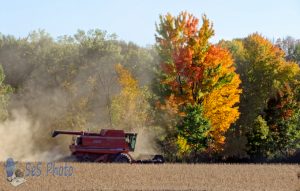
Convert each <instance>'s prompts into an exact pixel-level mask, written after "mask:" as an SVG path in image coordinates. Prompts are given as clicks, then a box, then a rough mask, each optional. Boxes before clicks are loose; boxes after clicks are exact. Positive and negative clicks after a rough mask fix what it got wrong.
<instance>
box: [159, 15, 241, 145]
mask: <svg viewBox="0 0 300 191" xmlns="http://www.w3.org/2000/svg"><path fill="white" fill-rule="evenodd" d="M202 21H203V23H202V26H201V27H200V28H199V19H197V18H196V17H194V16H193V15H192V14H188V13H187V12H182V13H180V14H179V15H178V16H177V17H174V16H172V15H171V14H167V15H165V16H160V23H159V24H158V25H157V26H156V27H157V34H156V41H157V48H158V51H159V54H160V57H161V60H162V64H161V69H162V86H164V88H165V99H164V103H162V104H161V105H162V108H163V109H168V110H169V111H171V112H173V113H175V114H177V115H179V116H182V120H181V121H179V127H181V128H180V131H182V130H183V131H184V133H180V132H179V137H178V139H179V140H180V142H184V144H185V145H186V144H187V145H189V139H190V137H192V133H195V132H202V136H207V137H210V139H211V140H212V141H210V143H209V145H208V146H209V147H210V148H212V149H220V148H221V145H222V144H223V143H224V140H225V137H224V133H225V132H226V131H227V130H228V128H229V127H230V125H231V124H232V123H234V122H235V121H236V120H237V118H238V117H239V112H238V107H237V106H236V104H237V103H238V102H239V95H240V93H241V90H240V89H239V84H240V79H239V76H238V75H237V74H236V73H235V67H234V66H233V60H232V57H231V54H230V53H229V52H228V51H227V50H226V49H223V48H221V47H219V46H215V45H212V44H210V43H209V39H210V38H211V37H212V36H213V35H214V30H213V28H212V24H211V23H210V21H209V20H208V19H207V18H206V16H203V17H202ZM191 106H197V107H196V109H195V108H194V109H192V108H191ZM199 106H200V107H199ZM187 107H188V108H189V109H186V108H187ZM197 108H198V109H197ZM187 111H193V112H194V113H193V115H189V114H188V113H186V112H187ZM196 113H198V115H203V117H204V118H205V119H204V120H203V121H202V122H203V123H201V120H199V117H196V116H197V115H195V114H196ZM188 117H193V118H194V119H190V118H188ZM195 119H196V121H197V123H199V124H205V127H206V126H207V125H210V128H209V130H208V132H203V131H198V130H197V128H196V129H194V130H193V131H190V128H194V127H192V126H193V125H194V124H195V123H193V124H191V125H190V126H189V125H185V126H184V128H183V126H182V124H188V123H186V122H187V121H189V122H191V121H193V120H195ZM205 120H208V122H209V123H208V124H207V123H206V122H205ZM203 127H204V126H203ZM203 127H202V126H201V125H200V126H199V127H198V128H203ZM196 137H197V136H196ZM183 138H184V139H185V140H186V141H183V140H182V139H183ZM201 142H203V139H202V138H201ZM190 146H191V147H194V146H195V145H193V144H192V145H190ZM179 147H180V145H179ZM185 148H186V146H185Z"/></svg>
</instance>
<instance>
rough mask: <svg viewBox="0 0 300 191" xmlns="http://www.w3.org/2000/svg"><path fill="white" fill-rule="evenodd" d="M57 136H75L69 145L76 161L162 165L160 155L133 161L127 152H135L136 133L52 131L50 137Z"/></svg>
mask: <svg viewBox="0 0 300 191" xmlns="http://www.w3.org/2000/svg"><path fill="white" fill-rule="evenodd" d="M59 134H65V135H75V136H76V137H75V139H73V143H72V144H71V145H70V147H69V148H70V150H71V153H72V156H75V157H76V159H77V160H78V161H87V162H116V163H163V162H164V159H163V157H162V156H161V155H155V156H154V157H153V159H150V160H134V159H133V158H132V157H131V156H130V154H129V152H133V151H134V150H135V144H136V138H137V134H136V133H125V132H124V131H123V130H111V129H102V130H101V131H100V133H91V132H79V131H53V133H52V137H56V136H57V135H59Z"/></svg>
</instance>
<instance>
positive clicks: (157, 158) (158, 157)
mask: <svg viewBox="0 0 300 191" xmlns="http://www.w3.org/2000/svg"><path fill="white" fill-rule="evenodd" d="M152 161H153V162H154V163H164V162H165V159H164V157H163V156H162V155H155V156H154V157H153V159H152Z"/></svg>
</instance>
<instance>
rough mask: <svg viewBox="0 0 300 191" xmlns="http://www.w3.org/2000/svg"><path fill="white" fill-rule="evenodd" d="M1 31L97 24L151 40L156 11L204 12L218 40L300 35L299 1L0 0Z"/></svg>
mask: <svg viewBox="0 0 300 191" xmlns="http://www.w3.org/2000/svg"><path fill="white" fill-rule="evenodd" d="M0 3H1V4H0V18H1V21H0V32H1V33H2V34H12V35H15V36H17V37H19V36H21V37H23V36H26V35H27V34H28V33H29V32H30V31H32V30H36V29H45V30H46V31H47V32H49V33H50V34H51V35H52V36H54V37H57V36H60V35H65V34H68V35H72V34H74V33H75V32H76V31H77V29H83V30H88V29H94V28H99V29H102V30H106V31H108V32H109V33H116V34H117V35H118V37H119V39H122V40H125V41H132V42H135V43H137V44H139V45H143V46H144V45H147V44H153V43H154V33H155V22H158V17H159V15H160V14H166V13H167V12H170V13H172V14H173V15H176V14H178V13H179V12H181V11H185V10H186V11H188V12H191V13H193V14H194V15H195V16H197V17H201V15H202V14H204V13H205V14H206V15H207V16H208V18H209V19H210V20H212V21H213V23H214V28H215V32H216V35H215V37H214V39H213V41H214V42H216V41H218V40H219V39H232V38H236V37H245V36H247V35H248V34H250V33H253V32H259V33H261V34H263V35H264V36H266V37H268V38H270V39H276V38H278V37H285V36H287V35H290V36H293V37H295V38H298V39H300V1H299V0H281V1H279V0H247V1H246V0H181V1H179V0H148V1H146V0H106V1H104V0H47V1H46V0H19V1H17V0H0Z"/></svg>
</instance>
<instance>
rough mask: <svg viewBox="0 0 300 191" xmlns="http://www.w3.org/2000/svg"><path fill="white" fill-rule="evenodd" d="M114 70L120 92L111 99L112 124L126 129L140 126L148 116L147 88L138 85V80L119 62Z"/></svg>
mask: <svg viewBox="0 0 300 191" xmlns="http://www.w3.org/2000/svg"><path fill="white" fill-rule="evenodd" d="M115 70H116V72H117V74H118V81H119V84H120V86H121V92H120V93H119V94H118V95H116V96H114V97H113V99H112V104H111V111H112V121H113V125H114V126H118V128H120V127H122V128H124V129H128V130H129V129H131V130H132V129H135V128H139V127H142V126H144V125H145V122H146V120H147V119H148V116H149V109H150V105H149V103H148V100H147V99H148V97H149V93H148V91H147V89H145V88H144V89H142V88H140V87H139V85H138V81H137V80H136V79H134V78H133V77H132V75H131V73H130V72H129V71H128V70H127V69H125V68H124V67H123V66H122V65H121V64H117V65H116V66H115Z"/></svg>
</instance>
